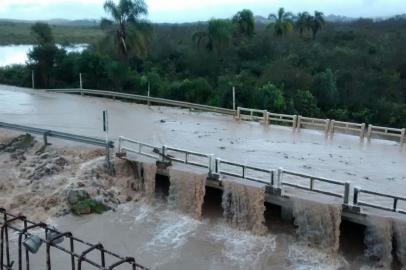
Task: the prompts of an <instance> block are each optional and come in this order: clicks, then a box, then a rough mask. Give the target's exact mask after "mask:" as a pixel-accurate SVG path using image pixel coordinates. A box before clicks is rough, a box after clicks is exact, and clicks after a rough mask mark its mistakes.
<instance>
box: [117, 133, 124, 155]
mask: <svg viewBox="0 0 406 270" xmlns="http://www.w3.org/2000/svg"><path fill="white" fill-rule="evenodd" d="M122 141H123V137H122V136H120V137H118V152H119V153H121V144H122Z"/></svg>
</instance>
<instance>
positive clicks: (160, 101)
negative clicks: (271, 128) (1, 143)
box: [41, 89, 235, 115]
mask: <svg viewBox="0 0 406 270" xmlns="http://www.w3.org/2000/svg"><path fill="white" fill-rule="evenodd" d="M41 90H45V91H48V92H57V93H71V94H82V95H83V94H86V95H96V96H105V97H112V98H123V99H129V100H136V101H144V102H147V103H148V104H150V103H155V104H164V105H170V106H176V107H181V108H190V109H196V110H202V111H208V112H215V113H221V114H227V115H234V113H235V112H234V111H233V110H231V109H226V108H220V107H214V106H209V105H202V104H197V103H191V102H184V101H177V100H170V99H164V98H156V97H149V96H143V95H135V94H127V93H121V92H114V91H105V90H91V89H41Z"/></svg>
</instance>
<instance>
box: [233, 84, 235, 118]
mask: <svg viewBox="0 0 406 270" xmlns="http://www.w3.org/2000/svg"><path fill="white" fill-rule="evenodd" d="M233 111H234V113H235V86H233Z"/></svg>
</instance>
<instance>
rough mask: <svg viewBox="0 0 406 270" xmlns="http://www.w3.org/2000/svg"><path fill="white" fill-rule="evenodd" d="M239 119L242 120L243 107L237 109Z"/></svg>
mask: <svg viewBox="0 0 406 270" xmlns="http://www.w3.org/2000/svg"><path fill="white" fill-rule="evenodd" d="M237 119H238V120H241V107H238V108H237Z"/></svg>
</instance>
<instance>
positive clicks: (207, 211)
mask: <svg viewBox="0 0 406 270" xmlns="http://www.w3.org/2000/svg"><path fill="white" fill-rule="evenodd" d="M222 198H223V191H222V190H220V189H217V188H213V187H209V186H206V194H205V196H204V202H203V206H202V217H203V218H221V217H223V208H222V206H221V202H222Z"/></svg>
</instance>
